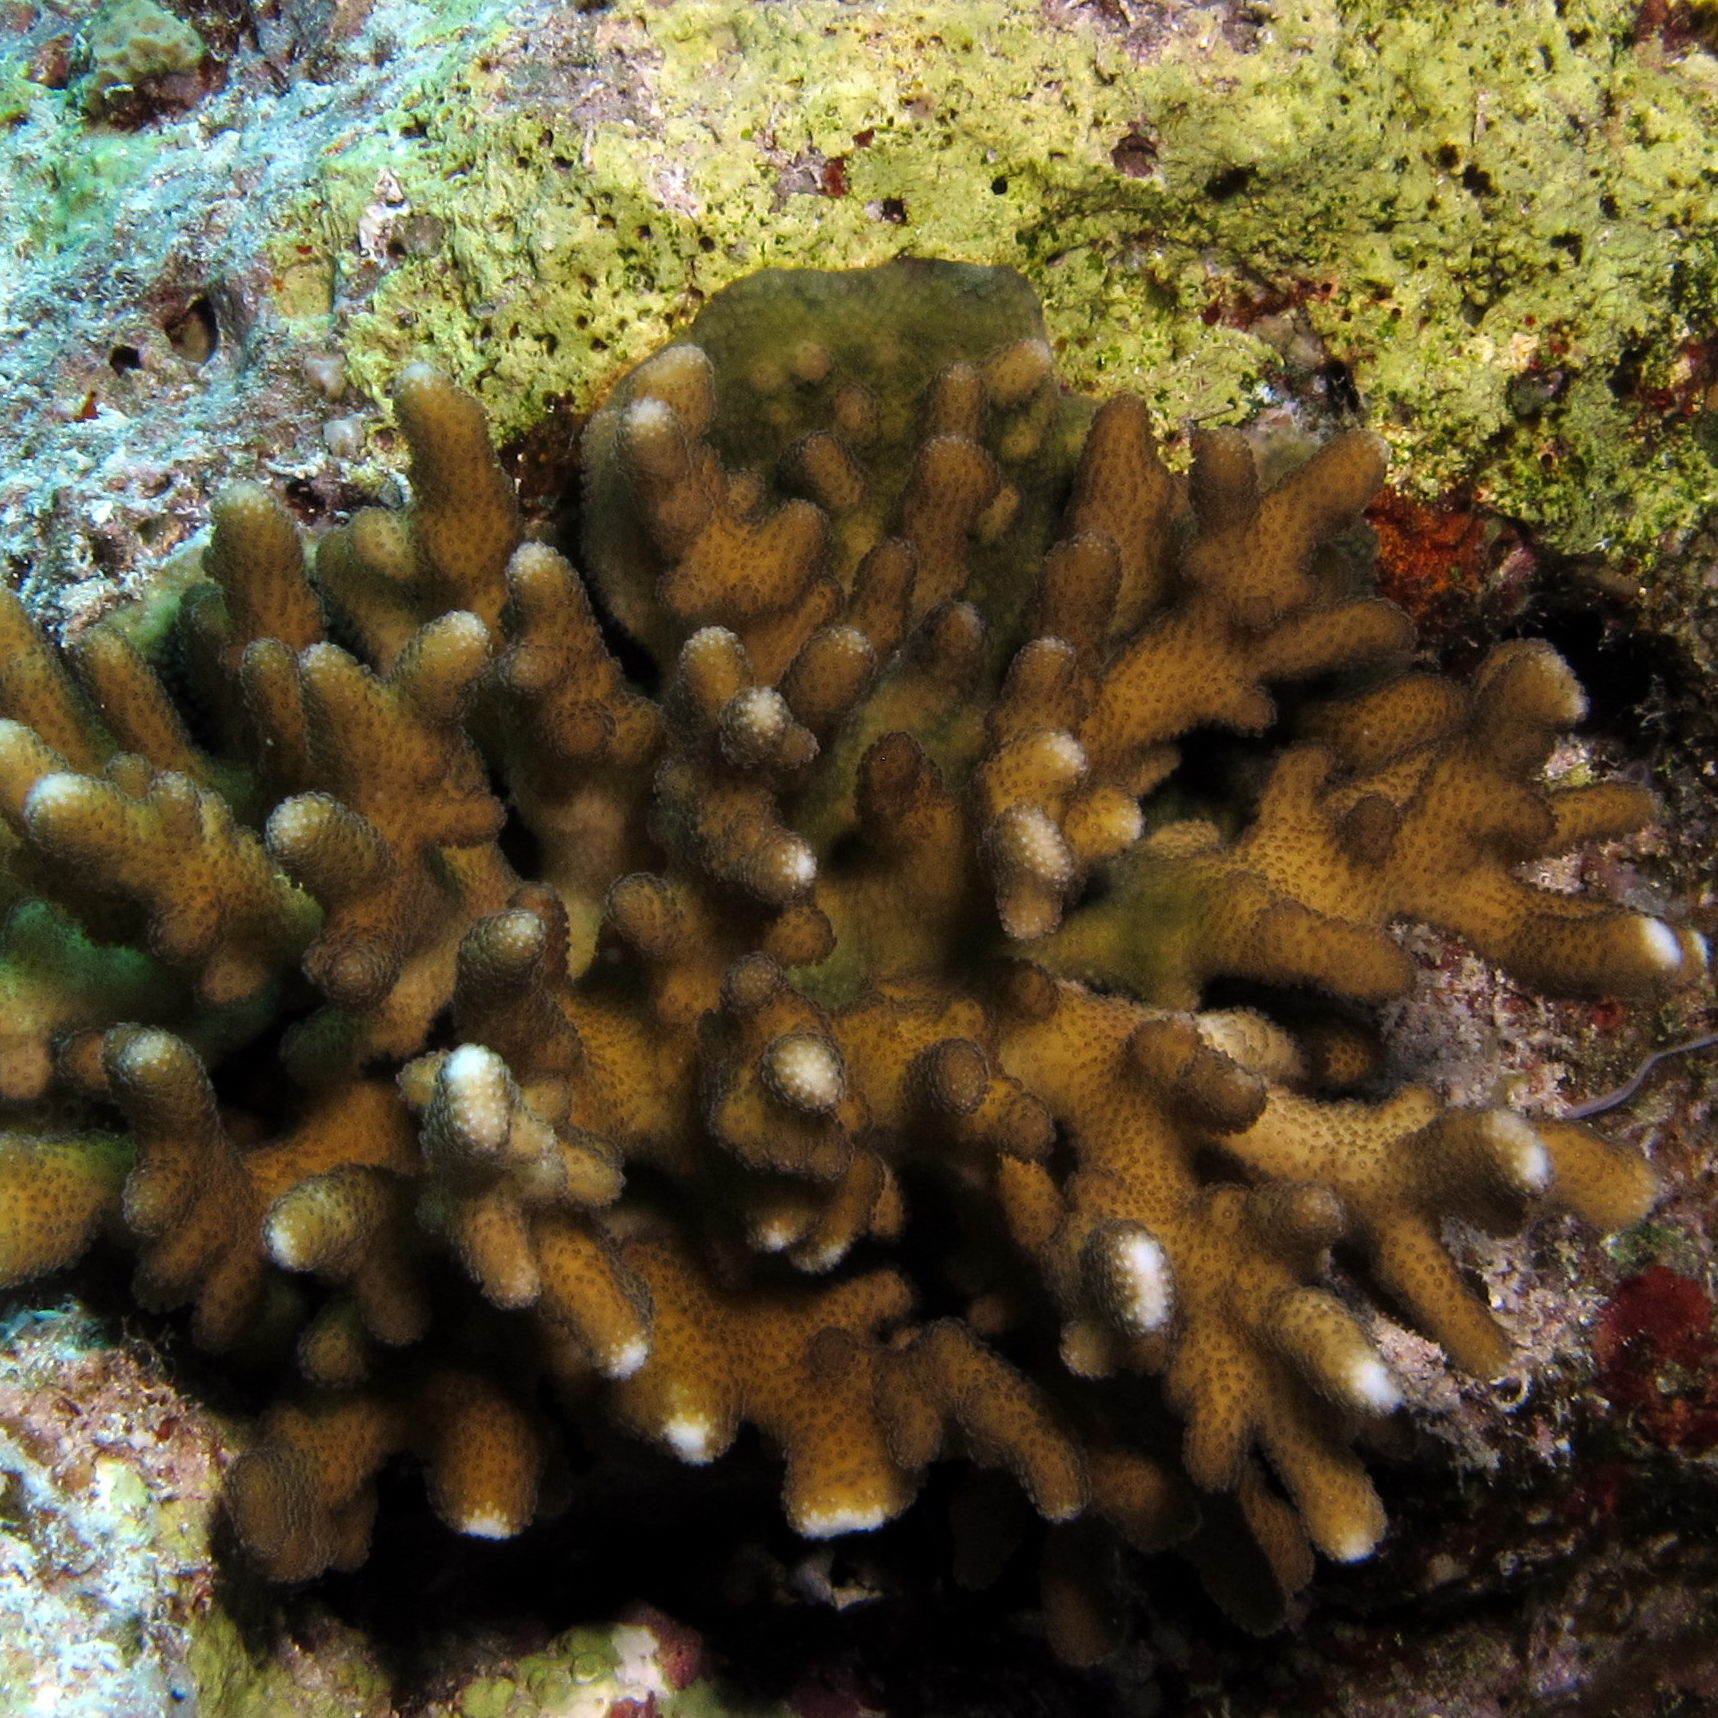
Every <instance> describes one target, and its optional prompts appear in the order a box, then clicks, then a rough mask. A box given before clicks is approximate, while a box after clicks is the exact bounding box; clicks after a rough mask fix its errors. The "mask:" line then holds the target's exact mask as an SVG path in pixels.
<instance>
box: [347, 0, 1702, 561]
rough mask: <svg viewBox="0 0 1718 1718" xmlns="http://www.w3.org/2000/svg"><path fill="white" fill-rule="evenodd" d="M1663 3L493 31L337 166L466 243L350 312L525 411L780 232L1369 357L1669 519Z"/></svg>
mask: <svg viewBox="0 0 1718 1718" xmlns="http://www.w3.org/2000/svg"><path fill="white" fill-rule="evenodd" d="M1120 10H1122V9H1117V11H1118V12H1119V11H1120ZM1136 10H1143V9H1136ZM1637 10H1638V9H1637V8H1636V7H1635V6H1633V5H1632V4H1631V5H1618V4H1615V3H1605V0H1600V3H1598V4H1555V5H1554V4H1552V3H1551V0H1544V3H1543V4H1526V5H1518V6H1507V7H1501V6H1495V5H1490V4H1484V5H1462V6H1455V7H1447V8H1437V9H1435V11H1431V12H1424V13H1421V14H1419V15H1415V10H1414V9H1410V8H1402V7H1398V6H1392V5H1376V4H1367V3H1364V0H1362V3H1358V4H1352V3H1351V4H1347V5H1330V4H1319V3H1313V4H1296V5H1278V6H1273V7H1269V8H1261V9H1258V10H1257V11H1256V12H1252V13H1249V14H1248V16H1249V17H1251V18H1252V20H1253V21H1252V22H1251V23H1248V24H1245V25H1242V24H1239V23H1235V22H1233V21H1230V20H1226V19H1225V18H1224V17H1223V16H1222V15H1221V14H1219V13H1215V12H1214V13H1210V14H1207V16H1206V18H1205V21H1204V22H1205V27H1204V28H1203V29H1200V30H1195V31H1189V32H1183V33H1181V34H1178V35H1174V36H1166V37H1164V38H1163V39H1160V40H1157V41H1153V40H1151V39H1150V38H1149V37H1147V36H1146V35H1145V33H1144V32H1143V31H1142V30H1136V31H1135V32H1133V33H1132V34H1131V35H1130V34H1129V33H1128V32H1127V31H1126V30H1123V29H1120V28H1117V27H1114V26H1113V25H1111V26H1106V25H1105V24H1104V23H1103V22H1102V17H1103V14H1102V13H1100V10H1099V9H1097V8H1083V7H1061V8H1050V9H1048V10H1046V9H1045V8H1043V7H1040V6H1037V5H1023V4H1018V3H1014V0H979V3H977V4H970V5H961V6H958V7H955V6H948V5H939V4H923V3H917V4H894V5H888V6H874V5H767V6H757V5H752V4H734V3H733V0H681V3H679V4H674V5H669V6H654V5H631V6H627V5H623V6H618V7H615V8H612V9H609V10H608V11H606V12H604V13H602V14H600V15H599V16H598V17H597V18H595V19H594V20H587V21H584V22H579V21H566V22H564V23H563V25H562V30H563V32H564V33H565V34H566V35H567V36H568V37H569V38H576V40H573V39H569V40H568V42H567V47H568V49H569V50H570V51H568V52H565V53H559V54H556V53H551V54H544V53H543V52H542V51H541V39H540V38H539V37H538V35H537V34H536V32H535V31H534V30H533V29H531V28H529V27H516V28H510V29H504V30H502V31H500V32H498V33H497V34H495V35H494V36H493V37H492V38H491V40H490V42H489V43H488V45H487V46H486V47H485V48H484V49H483V50H481V51H480V52H479V53H478V54H477V55H475V56H474V57H473V58H472V60H471V61H470V63H469V64H468V66H467V67H466V68H465V69H464V70H463V71H462V72H461V73H460V75H458V76H456V77H454V78H453V79H451V80H448V81H446V82H439V83H437V84H435V85H434V86H426V87H425V88H423V89H422V90H420V91H417V92H414V94H413V95H412V96H411V97H410V98H409V99H408V100H407V101H405V102H404V103H403V104H402V106H401V108H400V110H399V111H398V113H396V114H395V115H393V116H391V117H390V120H389V124H388V128H387V130H386V132H385V133H384V134H381V135H378V136H373V137H371V138H370V139H368V140H366V141H365V142H363V143H361V144H355V145H354V146H353V147H352V148H350V149H347V150H344V151H341V152H337V153H336V154H335V156H334V157H333V159H332V161H331V163H330V165H329V167H328V170H327V172H326V173H325V175H324V177H323V180H322V183H321V185H320V186H319V188H318V192H317V195H318V197H319V199H320V200H321V207H322V209H323V211H324V212H325V215H326V218H327V219H329V221H330V222H331V224H332V229H333V231H334V233H335V234H337V235H339V237H340V238H341V240H342V241H343V243H344V244H346V245H347V246H348V247H349V245H350V236H351V235H353V234H355V233H356V232H357V231H358V230H359V229H360V227H361V226H362V224H363V223H364V221H365V219H366V217H368V218H369V219H370V220H371V221H372V222H375V221H378V220H379V221H380V222H381V223H382V224H383V225H384V226H387V227H389V230H390V236H391V237H393V238H394V239H395V241H396V243H397V241H398V236H399V235H400V234H402V233H403V232H404V231H405V229H406V227H408V226H410V225H411V224H412V223H414V222H415V223H416V226H415V227H414V228H413V230H414V231H418V232H422V231H424V230H426V229H428V230H430V231H431V232H432V233H433V234H434V235H439V241H440V242H439V244H438V243H437V242H435V240H434V239H433V238H432V240H431V241H430V242H428V243H425V244H423V245H421V246H419V247H418V248H419V249H420V250H421V251H422V252H423V253H424V254H416V255H414V254H410V253H411V251H412V249H413V246H412V244H411V242H410V241H409V240H407V241H406V243H405V245H404V249H405V251H406V252H407V254H405V255H403V256H400V257H398V258H397V260H394V261H393V262H391V263H389V264H387V266H386V272H385V275H384V277H383V278H381V279H379V280H378V281H377V284H376V286H375V289H374V291H373V293H372V294H370V296H369V301H368V303H367V304H366V305H365V307H364V308H363V309H362V310H360V311H358V312H357V313H356V314H354V315H353V316H352V317H351V318H350V320H349V322H348V323H347V326H346V330H345V341H346V345H347V349H348V351H349V352H350V354H351V362H352V365H353V370H354V373H355V374H356V375H357V376H358V377H359V378H360V379H361V380H362V381H363V383H364V385H365V386H366V388H367V389H369V390H370V391H372V392H380V391H381V388H382V386H383V385H384V384H385V379H386V377H387V376H389V375H391V374H393V373H395V372H396V371H397V369H398V367H399V365H400V363H401V361H402V360H403V359H404V358H406V357H408V356H411V355H414V354H415V352H416V350H417V349H418V348H419V347H420V346H422V345H430V346H433V347H434V348H435V350H436V351H437V352H438V353H439V354H440V355H441V359H442V361H443V362H444V363H451V364H452V366H453V368H454V370H455V372H456V374H457V375H458V376H459V379H460V380H462V381H464V382H466V383H467V384H468V385H474V386H475V387H476V389H477V391H478V392H479V394H480V396H481V397H482V398H483V400H484V403H485V405H486V407H487V408H488V409H489V410H490V411H491V412H492V413H494V414H496V417H497V421H498V424H499V427H500V428H501V429H502V430H503V432H505V431H507V430H508V429H510V428H518V427H522V426H523V425H524V424H526V423H528V422H530V421H531V420H532V419H533V418H534V417H535V416H537V415H538V414H539V413H540V412H541V411H542V409H543V406H544V403H545V402H546V401H547V400H548V399H550V398H551V397H554V396H567V397H571V398H572V399H573V400H575V401H577V402H580V403H582V402H583V401H584V400H586V399H587V398H588V397H589V394H590V391H591V389H592V387H593V385H595V384H596V383H598V382H599V381H600V380H601V379H602V378H604V377H605V376H606V375H608V374H612V373H613V372H614V371H615V370H616V369H617V368H619V367H622V366H624V365H625V364H627V363H630V362H633V361H636V360H637V358H639V357H640V356H642V355H643V354H644V353H645V352H647V351H648V350H649V349H650V348H651V347H652V345H653V344H654V343H655V342H656V340H657V339H658V338H659V333H660V329H661V326H662V323H663V322H664V321H666V322H668V323H670V324H680V323H683V322H684V320H685V319H686V318H687V317H688V316H689V314H690V313H691V312H692V311H693V310H694V309H695V308H696V305H697V303H698V302H699V301H700V300H701V298H702V297H703V296H704V295H705V294H707V293H708V292H710V291H713V290H715V289H717V288H719V287H721V286H722V285H724V284H726V283H727V282H728V281H729V280H732V279H734V278H735V277H736V276H738V275H740V274H744V273H747V272H749V271H751V270H753V269H755V268H758V267H762V266H781V265H800V266H823V267H827V266H835V265H846V266H850V265H869V264H873V263H877V262H881V261H884V260H886V259H887V258H888V257H889V256H892V255H895V254H897V253H899V252H901V251H903V250H909V251H912V252H915V253H917V254H921V255H932V256H943V257H949V258H953V259H957V260H962V261H970V262H982V263H1006V264H1009V265H1011V266H1013V267H1015V268H1018V269H1019V270H1021V272H1023V273H1024V274H1025V275H1026V276H1027V277H1028V278H1029V279H1030V280H1031V281H1032V282H1033V284H1034V286H1035V287H1036V288H1037V289H1038V290H1039V292H1040V293H1041V294H1042V296H1043V298H1044V300H1045V305H1046V311H1047V315H1048V319H1049V324H1050V327H1051V331H1052V334H1053V336H1054V337H1055V339H1056V341H1057V344H1058V348H1059V351H1060V353H1061V356H1062V361H1063V364H1064V366H1065V368H1066V370H1067V372H1068V374H1069V376H1070V379H1071V381H1072V382H1073V384H1074V385H1075V386H1082V387H1091V386H1096V385H1098V384H1099V383H1103V384H1105V385H1107V386H1110V387H1115V386H1127V387H1132V388H1142V389H1143V391H1144V392H1145V393H1146V395H1147V397H1148V398H1149V399H1150V400H1151V402H1152V404H1153V405H1154V406H1155V407H1156V409H1157V410H1158V411H1160V412H1161V413H1163V414H1164V415H1165V416H1166V417H1167V418H1169V419H1170V420H1171V421H1174V420H1178V419H1180V418H1181V417H1184V416H1187V415H1197V416H1199V417H1201V418H1206V417H1215V418H1218V419H1224V420H1228V421H1236V420H1239V419H1242V418H1245V417H1248V416H1250V415H1252V414H1253V413H1254V412H1255V411H1256V410H1257V409H1258V408H1259V407H1260V406H1261V405H1262V404H1266V403H1269V402H1270V401H1271V400H1273V399H1274V398H1277V397H1280V394H1281V393H1282V391H1283V390H1284V389H1285V388H1287V389H1292V388H1293V387H1294V385H1295V381H1296V379H1297V378H1296V376H1295V372H1296V370H1297V368H1298V369H1299V370H1300V372H1301V375H1300V377H1299V379H1300V380H1301V381H1302V382H1304V381H1305V379H1306V378H1305V371H1306V370H1307V369H1308V368H1313V367H1316V366H1317V365H1318V364H1321V363H1324V362H1327V361H1328V360H1330V359H1335V360H1339V361H1340V362H1341V363H1343V364H1344V365H1346V366H1347V367H1348V368H1349V369H1350V370H1351V371H1352V372H1353V373H1354V375H1355V376H1356V377H1357V378H1358V380H1359V383H1360V386H1361V387H1362V389H1363V390H1364V391H1365V392H1366V394H1367V395H1368V396H1369V398H1370V400H1371V403H1372V406H1373V409H1374V411H1375V413H1376V414H1377V416H1378V417H1379V418H1380V420H1381V422H1382V425H1383V427H1384V428H1385V430H1386V433H1387V434H1389V436H1390V437H1391V440H1392V443H1393V446H1394V448H1395V451H1396V453H1397V455H1398V457H1399V458H1400V457H1403V456H1405V457H1406V458H1407V459H1408V460H1409V461H1410V462H1411V467H1412V472H1413V480H1414V481H1415V482H1416V483H1417V484H1419V485H1420V486H1422V487H1423V488H1424V489H1426V490H1428V491H1435V490H1438V489H1441V488H1444V487H1447V486H1448V485H1450V484H1452V483H1456V482H1461V481H1472V482H1476V483H1477V485H1478V486H1479V487H1481V488H1482V489H1483V490H1484V492H1485V499H1486V500H1488V501H1489V503H1490V504H1491V505H1492V506H1494V507H1495V508H1497V509H1498V510H1500V511H1503V512H1506V513H1511V514H1515V515H1518V516H1521V517H1524V518H1526V519H1528V520H1530V521H1531V522H1532V523H1533V524H1534V525H1535V526H1537V527H1538V528H1539V529H1541V530H1542V531H1544V532H1545V533H1546V534H1547V535H1548V536H1549V537H1550V538H1551V539H1552V540H1554V541H1555V543H1556V545H1557V546H1558V547H1559V548H1562V549H1564V550H1569V551H1575V552H1591V551H1593V550H1596V549H1599V548H1602V547H1611V546H1624V547H1629V548H1636V549H1640V548H1645V547H1646V546H1648V545H1650V544H1651V543H1653V542H1654V541H1655V540H1656V538H1657V537H1658V536H1659V535H1660V534H1661V533H1662V532H1663V531H1664V530H1665V529H1667V528H1673V527H1678V526H1686V525H1688V524H1689V523H1690V522H1691V518H1692V513H1691V509H1690V507H1689V504H1688V496H1689V493H1690V491H1691V490H1693V489H1696V488H1698V487H1699V486H1700V485H1701V484H1703V483H1705V482H1707V480H1708V478H1709V473H1710V468H1709V466H1708V464H1707V456H1706V454H1705V453H1704V452H1703V451H1702V448H1701V445H1700V443H1699V440H1698V438H1697V436H1696V433H1695V426H1694V424H1693V423H1692V422H1691V421H1690V420H1691V419H1692V417H1693V416H1694V412H1693V409H1692V408H1693V407H1694V406H1695V405H1696V404H1697V403H1698V402H1697V400H1696V398H1695V397H1694V396H1695V395H1697V394H1698V392H1699V384H1700V383H1701V382H1703V381H1704V380H1705V379H1706V378H1705V376H1704V368H1703V367H1704V364H1705V358H1704V355H1703V353H1702V352H1701V351H1700V350H1698V349H1696V348H1697V345H1698V342H1699V340H1700V339H1701V337H1702V336H1703V335H1704V333H1705V331H1706V330H1707V329H1708V328H1709V326H1710V322H1711V314H1710V313H1711V309H1712V294H1713V284H1714V269H1713V256H1712V247H1711V243H1710V239H1709V238H1706V239H1703V238H1702V237H1701V234H1702V232H1703V231H1704V232H1705V233H1707V234H1710V232H1711V231H1712V217H1713V215H1714V213H1718V207H1715V203H1714V183H1713V173H1712V170H1711V162H1712V159H1713V155H1712V150H1711V147H1710V144H1709V141H1708V140H1709V138H1710V136H1711V127H1712V119H1713V100H1714V88H1715V85H1714V79H1715V78H1718V66H1715V64H1714V62H1713V60H1712V59H1711V58H1710V57H1709V56H1708V54H1707V53H1706V52H1705V51H1704V50H1703V49H1701V48H1699V47H1698V46H1697V45H1687V46H1685V49H1684V51H1682V52H1681V53H1680V54H1679V55H1677V56H1675V57H1673V56H1671V55H1670V54H1669V53H1667V51H1666V49H1665V47H1664V46H1663V44H1661V43H1660V42H1658V41H1657V40H1656V39H1655V40H1650V41H1640V40H1637V39H1636V23H1637ZM621 68H624V69H623V70H622V69H621ZM383 172H386V173H389V174H391V175H392V176H393V179H392V181H391V183H390V185H389V186H388V187H387V189H386V194H385V196H384V198H383V201H382V202H381V203H378V201H377V186H378V183H379V175H380V174H381V173H383ZM389 198H392V199H393V207H394V209H395V210H396V211H397V212H396V213H394V214H390V213H389V212H388V207H389V205H388V199H389ZM406 211H409V212H406ZM381 248H382V250H383V252H384V253H386V251H387V241H386V240H384V242H383V244H382V246H381ZM386 260H387V259H386V256H385V254H384V262H386ZM1670 396H1674V402H1673V401H1672V400H1671V399H1670ZM1667 404H1668V405H1671V407H1672V409H1671V410H1669V411H1668V412H1667V409H1666V408H1667ZM1678 407H1679V408H1680V412H1679V410H1678V409H1677V408H1678ZM1679 415H1680V417H1681V420H1682V421H1680V422H1678V421H1676V420H1677V419H1678V416H1679ZM1647 439H1650V443H1651V448H1652V453H1651V456H1650V457H1644V458H1643V457H1642V452H1643V440H1647Z"/></svg>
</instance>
